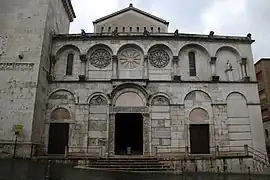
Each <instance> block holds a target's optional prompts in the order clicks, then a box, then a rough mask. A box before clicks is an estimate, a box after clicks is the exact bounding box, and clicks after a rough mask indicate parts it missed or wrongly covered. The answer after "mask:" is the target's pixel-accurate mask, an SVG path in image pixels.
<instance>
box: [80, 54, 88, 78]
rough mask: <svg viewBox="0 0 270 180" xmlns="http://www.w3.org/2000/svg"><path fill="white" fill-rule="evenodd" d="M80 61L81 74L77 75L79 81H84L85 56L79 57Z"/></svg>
mask: <svg viewBox="0 0 270 180" xmlns="http://www.w3.org/2000/svg"><path fill="white" fill-rule="evenodd" d="M80 59H81V74H80V75H79V79H80V80H84V79H85V77H86V62H87V57H86V55H85V54H82V55H80Z"/></svg>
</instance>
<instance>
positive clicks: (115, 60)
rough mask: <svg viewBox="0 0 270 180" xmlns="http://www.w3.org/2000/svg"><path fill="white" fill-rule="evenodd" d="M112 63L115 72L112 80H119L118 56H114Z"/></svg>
mask: <svg viewBox="0 0 270 180" xmlns="http://www.w3.org/2000/svg"><path fill="white" fill-rule="evenodd" d="M112 62H113V64H112V65H113V72H112V78H113V79H117V78H118V73H117V71H118V56H117V55H113V56H112Z"/></svg>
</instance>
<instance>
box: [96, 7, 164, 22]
mask: <svg viewBox="0 0 270 180" xmlns="http://www.w3.org/2000/svg"><path fill="white" fill-rule="evenodd" d="M131 10H133V11H135V12H137V13H140V14H142V15H144V16H147V17H149V18H152V19H154V20H156V21H159V22H161V23H163V24H166V25H169V22H167V21H166V20H164V19H161V18H159V17H157V16H154V15H152V14H149V13H147V12H145V11H142V10H140V9H137V8H135V7H133V5H132V4H130V5H129V7H127V8H124V9H122V10H120V11H117V12H115V13H112V14H109V15H107V16H104V17H102V18H99V19H97V20H95V21H94V22H93V24H96V23H99V22H101V21H104V20H106V19H109V18H112V17H114V16H117V15H119V14H122V13H124V12H127V11H131Z"/></svg>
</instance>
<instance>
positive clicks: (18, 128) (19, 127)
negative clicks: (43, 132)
mask: <svg viewBox="0 0 270 180" xmlns="http://www.w3.org/2000/svg"><path fill="white" fill-rule="evenodd" d="M14 132H15V133H20V132H23V125H19V124H17V125H14Z"/></svg>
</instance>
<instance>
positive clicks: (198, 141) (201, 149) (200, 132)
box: [190, 124, 210, 154]
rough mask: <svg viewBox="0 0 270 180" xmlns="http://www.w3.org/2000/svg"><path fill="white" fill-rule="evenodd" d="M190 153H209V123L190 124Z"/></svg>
mask: <svg viewBox="0 0 270 180" xmlns="http://www.w3.org/2000/svg"><path fill="white" fill-rule="evenodd" d="M190 146H191V154H209V153H210V147H209V125H208V124H199V125H190Z"/></svg>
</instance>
